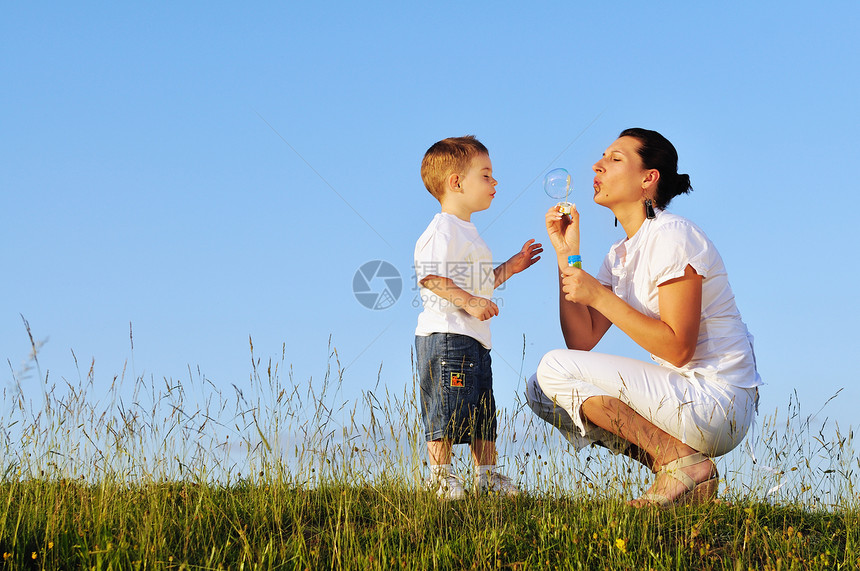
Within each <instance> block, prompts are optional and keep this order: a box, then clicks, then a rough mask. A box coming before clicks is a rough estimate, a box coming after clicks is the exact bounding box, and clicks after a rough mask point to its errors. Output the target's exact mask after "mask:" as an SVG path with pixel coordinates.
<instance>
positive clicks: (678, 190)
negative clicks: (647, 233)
mask: <svg viewBox="0 0 860 571" xmlns="http://www.w3.org/2000/svg"><path fill="white" fill-rule="evenodd" d="M618 136H619V137H633V138H634V139H636V140H637V141H639V144H640V147H639V157H640V158H641V159H642V165H643V166H644V167H645V168H646V169H657V171H659V172H660V180H659V181H657V195H656V196H655V197H654V206H656V207H657V208H659V209H660V210H663V209H664V208H666V207H667V206H669V203H670V202H671V201H672V199H673V198H675V197H676V196H678V195H679V194H687V193H688V192H690V191H691V190H693V187H692V186H690V175H686V174H678V151H676V150H675V146H674V145H672V143H670V142H669V139H667V138H666V137H664V136H663V135H661V134H660V133H658V132H657V131H649V130H648V129H640V128H638V127H634V128H633V129H625V130H624V131H622V132H621V134H620V135H618Z"/></svg>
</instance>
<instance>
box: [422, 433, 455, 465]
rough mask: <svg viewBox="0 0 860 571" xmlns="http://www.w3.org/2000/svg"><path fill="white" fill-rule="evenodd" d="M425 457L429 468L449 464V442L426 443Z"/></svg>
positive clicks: (432, 441)
mask: <svg viewBox="0 0 860 571" xmlns="http://www.w3.org/2000/svg"><path fill="white" fill-rule="evenodd" d="M427 456H429V457H430V465H431V466H444V465H445V464H450V463H451V441H450V440H447V439H445V440H431V441H429V442H427Z"/></svg>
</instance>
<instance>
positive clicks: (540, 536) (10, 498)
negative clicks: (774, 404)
mask: <svg viewBox="0 0 860 571" xmlns="http://www.w3.org/2000/svg"><path fill="white" fill-rule="evenodd" d="M28 333H29V328H28ZM30 339H31V344H32V354H31V356H30V358H29V360H28V362H27V363H26V366H24V367H21V368H19V370H15V369H14V368H13V367H12V366H11V365H10V375H11V377H10V382H9V383H6V385H7V386H6V389H5V390H4V395H3V396H4V398H3V401H2V402H3V405H2V406H3V407H4V408H3V409H2V411H0V439H2V442H0V473H2V474H3V477H2V481H0V553H2V555H3V563H0V564H2V565H5V566H6V567H7V568H24V567H36V568H43V567H44V568H78V567H81V568H83V567H86V568H97V569H101V568H120V569H125V568H142V569H152V568H177V569H178V568H193V569H217V568H249V569H251V568H253V569H268V568H291V569H292V568H296V569H301V568H338V569H340V568H349V569H356V568H392V567H406V568H499V567H502V568H516V569H524V568H556V567H558V566H561V567H570V568H589V569H590V568H645V569H647V568H655V569H663V568H720V569H722V568H731V569H735V568H738V569H746V568H772V569H780V568H781V569H790V568H854V567H855V566H857V565H860V551H858V549H857V540H858V538H857V534H856V532H855V531H854V529H855V528H856V527H857V523H858V511H857V489H856V480H857V470H858V469H860V463H858V459H857V457H856V455H855V453H854V451H853V434H852V432H851V430H850V429H848V430H847V432H846V431H844V430H842V429H841V428H840V427H838V426H829V425H828V424H826V423H824V424H822V425H821V426H817V425H815V424H814V421H813V420H812V418H813V416H803V415H802V414H801V411H800V405H799V403H798V402H797V399H796V398H794V397H792V398H791V399H790V400H789V403H788V405H787V409H786V410H785V411H784V412H781V413H780V412H779V411H775V412H774V413H772V414H767V415H762V417H761V419H760V422H759V426H758V430H757V436H756V438H755V442H754V444H755V445H754V446H752V447H751V448H746V447H745V448H744V449H743V450H742V449H738V450H736V451H735V452H734V453H733V454H731V455H729V456H727V457H725V458H722V459H720V460H719V461H718V465H719V467H720V474H721V477H722V480H723V481H722V482H721V484H722V485H721V490H722V492H721V496H722V497H723V498H724V499H725V500H727V502H728V503H723V504H712V505H708V506H699V507H691V508H680V509H677V510H670V511H666V512H661V511H658V510H651V509H646V510H635V509H632V508H629V507H627V506H626V505H625V504H624V500H626V499H628V498H630V497H632V496H635V495H637V494H639V493H641V492H642V491H643V490H644V488H645V487H646V486H647V485H648V484H649V481H650V478H651V475H650V473H646V472H645V471H643V470H640V469H637V468H636V467H635V466H633V465H632V464H631V463H630V462H629V461H628V460H626V459H623V458H618V457H614V456H611V455H608V454H606V453H605V452H603V451H601V450H600V449H596V448H595V449H589V450H585V451H581V452H579V453H574V452H572V451H571V449H570V448H569V447H568V446H567V445H566V444H565V443H564V442H563V441H562V439H561V438H560V437H559V436H558V434H557V433H556V432H554V430H553V429H551V428H549V427H548V426H547V425H546V424H545V423H544V422H542V421H540V420H538V419H536V417H534V416H533V415H532V413H531V411H530V410H529V409H528V407H526V406H524V405H523V403H522V402H521V401H517V403H516V404H515V406H514V407H512V408H510V409H505V410H502V411H500V422H499V427H500V435H499V448H500V460H501V461H502V462H503V463H504V466H503V470H504V471H505V472H506V473H508V474H509V475H511V476H513V477H515V478H516V479H517V480H518V481H519V482H520V484H521V486H522V487H523V488H524V489H525V490H526V491H527V493H526V494H524V495H523V496H520V497H518V498H516V499H504V498H497V497H488V496H470V497H469V498H468V499H467V500H466V501H463V502H458V503H447V504H446V503H440V502H438V501H437V500H436V499H435V498H434V497H433V496H432V494H429V493H426V492H423V491H422V490H421V486H420V482H421V479H422V478H423V477H426V468H425V464H424V460H423V459H424V452H423V449H424V442H423V436H422V434H423V432H422V429H421V427H420V416H419V412H418V397H417V394H416V392H415V386H416V384H417V383H416V382H414V379H413V382H411V383H405V384H404V386H403V387H402V388H401V389H400V390H397V391H392V390H391V389H390V388H389V387H386V386H381V385H382V383H380V382H377V384H376V386H375V387H373V388H369V389H366V390H364V391H362V392H361V394H360V397H359V398H356V399H352V400H350V399H346V398H344V396H343V391H342V388H343V383H344V381H345V372H344V370H343V368H342V367H341V365H340V362H339V360H338V355H337V351H336V350H335V349H333V348H331V347H329V361H328V363H326V364H325V366H324V367H323V370H322V372H321V375H320V376H319V377H318V378H316V379H295V378H294V375H293V371H292V368H291V367H290V365H289V361H288V356H287V354H286V351H285V350H282V352H281V355H280V356H279V357H278V358H276V359H272V358H267V359H266V360H263V359H261V358H259V357H257V356H256V355H255V354H254V348H253V342H250V343H249V344H250V352H251V358H252V365H251V373H250V375H249V378H248V382H247V383H246V384H245V385H243V386H239V385H233V386H232V387H231V388H230V390H228V391H226V392H225V391H224V390H223V389H222V388H220V387H218V386H216V385H215V384H214V383H212V382H211V381H210V380H209V379H208V378H206V376H205V375H203V374H202V373H201V372H200V371H199V370H198V371H193V370H191V369H190V368H189V371H188V376H187V378H185V379H181V380H174V379H156V378H154V377H152V376H150V377H144V376H138V377H133V378H127V376H126V375H127V371H126V370H123V371H121V372H120V373H119V374H117V375H116V376H114V377H113V378H112V379H111V381H110V383H109V388H108V389H107V390H105V389H104V388H101V387H99V388H97V385H99V383H98V382H97V380H96V373H95V367H94V364H93V363H89V364H88V365H85V366H84V367H83V368H81V369H79V370H80V371H81V372H80V373H79V376H78V379H77V380H76V381H75V382H70V381H68V380H65V379H63V380H61V381H60V382H55V381H54V380H53V379H50V378H49V374H47V373H46V374H44V375H43V373H42V371H41V370H40V366H39V362H38V352H39V343H38V342H36V341H34V340H33V338H32V336H31V337H30ZM24 383H27V384H28V386H33V383H38V384H39V387H40V390H39V391H38V393H40V397H39V398H38V399H36V401H35V402H34V401H33V400H28V399H27V397H26V396H25V395H26V392H25V391H24V390H23V385H24ZM454 463H455V467H456V469H457V470H458V471H459V472H460V473H461V475H462V476H463V477H464V478H465V479H466V480H467V481H469V480H470V479H469V477H468V476H469V474H470V473H471V470H472V467H471V465H470V459H469V458H468V453H467V452H466V451H465V450H463V451H462V452H460V453H459V455H458V454H457V452H455V459H454Z"/></svg>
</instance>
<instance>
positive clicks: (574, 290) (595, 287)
mask: <svg viewBox="0 0 860 571" xmlns="http://www.w3.org/2000/svg"><path fill="white" fill-rule="evenodd" d="M561 274H562V278H561V290H562V291H563V292H564V299H566V300H567V301H572V302H574V303H579V304H581V305H586V306H592V307H593V306H594V303H595V302H596V300H597V298H598V296H599V295H601V294H603V293H606V292H607V291H609V290H607V289H606V288H605V287H603V285H601V283H600V282H599V281H597V280H596V279H594V277H592V276H591V275H590V274H589V273H588V272H586V271H585V270H581V269H579V268H576V267H567V266H566V267H564V268H562V269H561Z"/></svg>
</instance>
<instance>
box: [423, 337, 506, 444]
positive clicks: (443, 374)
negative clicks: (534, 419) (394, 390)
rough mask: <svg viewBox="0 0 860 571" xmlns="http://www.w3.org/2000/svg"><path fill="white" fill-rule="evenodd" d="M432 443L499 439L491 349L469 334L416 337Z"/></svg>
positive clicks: (425, 418) (427, 428)
mask: <svg viewBox="0 0 860 571" xmlns="http://www.w3.org/2000/svg"><path fill="white" fill-rule="evenodd" d="M415 349H416V355H417V357H418V378H419V382H420V386H421V419H422V420H423V421H424V437H425V438H426V439H427V441H428V442H429V441H432V440H442V439H445V440H451V442H452V444H463V443H467V442H472V440H473V439H480V440H490V441H495V440H496V399H495V398H494V397H493V372H492V368H491V365H492V363H491V360H490V351H489V349H486V348H485V347H484V346H483V345H481V344H480V343H479V342H478V341H476V340H475V339H473V338H471V337H469V336H467V335H458V334H454V333H433V334H432V335H427V336H419V335H416V336H415Z"/></svg>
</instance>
